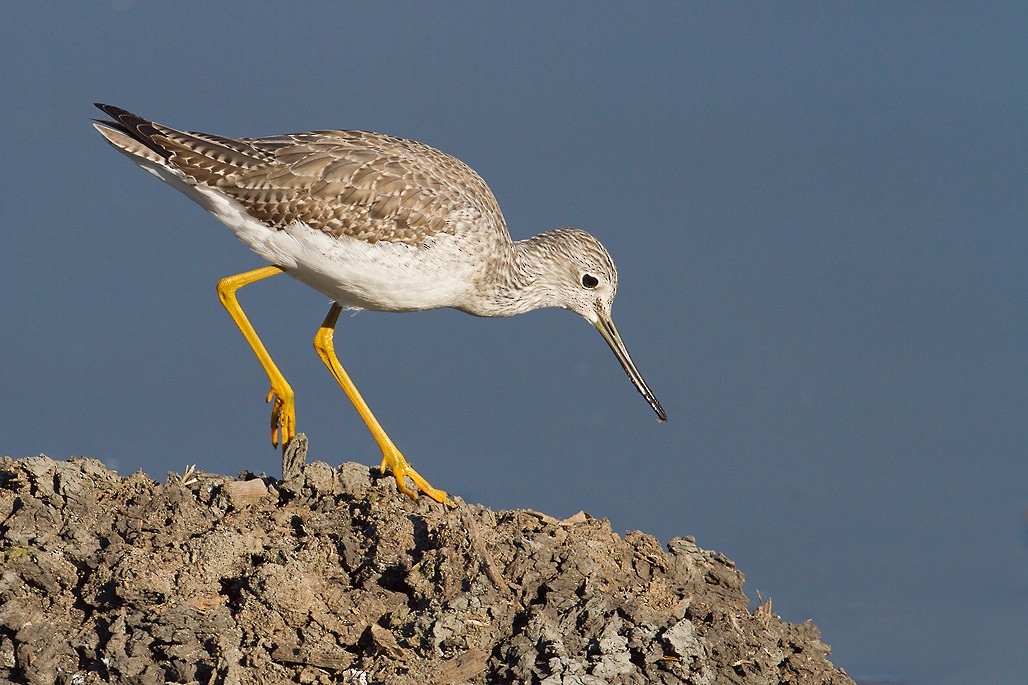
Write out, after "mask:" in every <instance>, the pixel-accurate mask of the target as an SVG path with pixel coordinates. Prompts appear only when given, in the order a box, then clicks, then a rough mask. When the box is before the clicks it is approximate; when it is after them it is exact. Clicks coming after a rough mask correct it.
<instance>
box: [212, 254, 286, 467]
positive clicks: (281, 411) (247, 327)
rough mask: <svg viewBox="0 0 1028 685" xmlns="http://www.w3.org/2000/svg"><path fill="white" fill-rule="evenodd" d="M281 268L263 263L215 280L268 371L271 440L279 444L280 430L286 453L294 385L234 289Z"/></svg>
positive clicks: (266, 276)
mask: <svg viewBox="0 0 1028 685" xmlns="http://www.w3.org/2000/svg"><path fill="white" fill-rule="evenodd" d="M284 272H285V269H283V268H282V267H279V266H265V267H262V268H260V269H254V270H253V271H247V272H246V273H241V274H236V275H235V276H229V277H227V278H223V279H221V280H220V281H218V297H219V298H221V303H222V304H223V305H225V309H226V310H228V313H229V316H231V317H232V320H233V321H235V322H236V326H238V327H239V330H240V331H242V333H243V337H244V338H246V342H248V343H249V344H250V347H251V348H253V351H254V353H255V354H256V355H257V360H258V361H259V362H260V363H261V366H262V367H264V371H265V372H266V373H267V374H268V380H269V381H270V382H271V391H270V392H269V393H268V398H267V400H266V401H267V402H271V401H272V400H274V402H275V403H274V405H272V408H271V444H272V445H278V436H279V431H280V430H281V433H282V451H283V453H285V449H286V445H288V444H289V441H290V440H292V439H293V435H295V434H296V409H295V405H294V400H293V389H292V388H291V387H289V383H288V382H286V379H285V377H284V376H283V375H282V372H281V371H279V370H278V367H277V366H275V362H273V361H272V360H271V355H269V354H268V350H267V349H265V347H264V343H262V342H261V339H260V338H258V337H257V332H256V331H254V330H253V326H252V325H251V324H250V320H249V319H247V318H246V314H244V313H243V308H242V307H240V306H239V301H238V300H237V299H236V291H237V290H239V289H240V288H242V287H243V286H244V285H249V284H250V283H253V282H255V281H259V280H261V279H263V278H269V277H271V276H277V275H278V274H280V273H284Z"/></svg>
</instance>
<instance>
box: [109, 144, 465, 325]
mask: <svg viewBox="0 0 1028 685" xmlns="http://www.w3.org/2000/svg"><path fill="white" fill-rule="evenodd" d="M126 154H128V153H126ZM128 156H129V157H130V158H131V159H132V160H133V161H135V162H136V163H137V164H139V166H141V167H143V168H144V169H146V170H147V171H149V172H150V173H152V174H153V175H154V176H157V177H158V178H160V179H161V180H162V181H164V182H165V183H167V184H168V185H170V186H172V187H174V188H176V189H177V190H180V191H181V192H183V193H184V194H186V195H188V196H189V197H190V199H192V200H193V201H194V202H196V203H197V204H199V205H200V206H201V207H203V208H204V209H206V210H207V211H208V212H210V213H211V214H213V215H214V216H215V217H216V218H217V219H218V220H219V221H221V222H222V223H223V224H225V225H226V226H228V227H229V229H230V230H231V231H232V233H234V234H235V236H236V237H237V238H239V240H241V241H242V242H243V243H245V244H246V245H247V246H248V247H249V248H250V249H251V250H253V251H254V252H256V253H257V254H258V255H260V256H261V257H263V258H264V259H266V260H267V261H268V262H270V263H272V264H274V265H276V266H280V267H282V268H284V269H285V270H286V273H288V274H289V275H290V276H292V277H293V278H296V279H297V280H299V281H301V282H303V283H306V284H307V285H309V286H310V287H312V288H314V289H315V290H317V291H318V292H320V293H322V294H324V295H326V296H327V297H329V298H331V299H332V300H333V301H334V302H337V303H339V304H340V305H342V306H343V307H347V308H350V309H369V310H376V311H393V312H402V311H417V310H423V309H435V308H438V307H459V306H461V305H462V304H464V303H465V302H466V299H467V293H468V291H469V289H470V286H471V281H472V275H473V272H474V265H473V264H472V263H471V262H470V261H469V259H468V256H467V255H466V254H465V253H463V252H461V250H460V246H459V244H458V241H457V239H456V238H454V237H453V236H450V235H442V236H438V237H436V238H434V239H432V240H431V241H430V242H429V244H428V246H427V247H418V246H414V245H407V244H405V243H387V242H378V243H374V244H371V243H367V242H364V241H363V240H358V239H356V238H351V237H348V236H342V237H339V238H334V237H332V236H329V235H327V234H325V233H323V232H322V231H319V230H316V229H314V228H311V227H310V226H308V225H307V224H305V223H302V222H294V223H293V224H290V225H289V226H286V227H285V228H283V229H274V228H271V227H269V226H268V225H267V224H265V223H263V222H261V221H258V220H257V219H255V218H253V217H252V216H250V215H249V214H247V213H246V211H245V210H244V209H243V206H242V205H241V204H240V203H239V202H237V201H236V200H234V199H232V198H230V197H228V196H226V195H224V194H223V193H221V192H219V191H218V190H216V189H214V188H210V187H206V186H197V185H194V184H192V183H190V182H188V181H187V180H185V179H183V178H182V177H181V176H180V175H179V174H178V173H177V172H176V171H174V170H172V169H170V168H168V167H166V166H163V165H161V164H157V163H154V162H151V161H149V160H144V159H140V158H138V157H136V156H135V155H131V154H129V155H128Z"/></svg>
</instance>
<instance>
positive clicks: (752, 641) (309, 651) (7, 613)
mask: <svg viewBox="0 0 1028 685" xmlns="http://www.w3.org/2000/svg"><path fill="white" fill-rule="evenodd" d="M299 446H301V445H299V444H298V447H299ZM294 456H297V459H296V460H295V463H294V464H293V467H295V473H293V474H292V475H291V478H290V479H289V480H288V481H278V482H274V483H268V482H267V480H262V479H261V478H253V477H249V475H244V477H243V478H242V479H238V480H237V479H232V478H228V477H225V476H218V475H212V474H207V473H202V472H192V471H190V476H189V478H188V479H187V478H183V477H178V476H174V477H169V479H168V481H167V482H165V483H157V482H154V481H153V480H151V479H150V478H149V477H147V476H146V475H145V474H142V473H136V474H132V475H131V476H129V477H124V478H123V477H121V476H118V475H117V474H116V473H114V472H112V471H109V470H107V469H106V468H105V467H104V466H103V465H102V464H101V463H100V462H97V461H96V460H91V459H80V458H76V459H72V460H70V461H68V462H57V461H53V460H50V459H48V458H46V457H44V456H38V457H30V458H27V459H19V460H15V459H10V458H8V457H0V682H25V683H46V684H47V685H50V684H51V683H62V684H63V683H68V682H74V683H82V684H83V685H92V684H93V683H138V684H142V685H146V684H149V683H155V684H156V683H166V682H174V683H219V684H223V685H239V684H241V683H258V684H261V685H263V684H265V683H266V684H268V685H271V684H273V683H280V682H299V683H312V684H313V683H318V684H321V683H331V682H341V683H358V684H360V683H363V684H364V685H373V684H377V683H390V684H393V683H396V684H398V685H404V684H405V683H419V684H420V683H440V684H441V685H450V684H453V685H456V684H458V683H472V684H477V685H481V684H483V683H493V682H503V683H507V682H510V683H515V682H525V683H529V682H531V683H546V684H547V685H558V684H567V685H570V684H578V685H601V684H606V683H619V684H621V685H629V684H631V685H635V684H638V685H644V684H647V683H690V685H705V684H710V683H721V682H733V683H777V682H789V683H790V685H803V684H805V683H811V684H812V683H818V684H825V685H852V681H851V680H850V679H849V678H848V677H847V676H846V675H845V673H843V672H841V671H839V670H837V669H835V668H834V667H833V666H832V664H831V663H830V662H829V661H828V659H827V658H826V656H827V654H828V653H829V647H828V646H827V645H826V644H824V642H822V640H821V635H820V633H819V632H818V631H817V629H816V628H815V627H814V626H813V625H812V624H800V625H791V624H787V623H783V622H781V620H780V619H779V618H778V617H777V615H774V614H773V613H772V612H770V610H769V609H768V610H761V609H758V610H757V612H756V613H755V614H754V613H751V612H750V611H749V610H748V608H747V604H748V600H747V598H746V596H745V595H744V594H743V592H742V584H743V576H742V574H741V573H740V572H739V570H738V569H736V568H735V565H734V564H733V563H732V562H731V561H730V560H728V559H726V558H725V557H723V556H722V555H719V554H717V553H715V552H710V551H707V550H704V549H701V548H700V547H698V546H697V545H696V541H695V540H694V539H692V538H690V537H681V538H675V539H673V540H671V541H670V542H669V543H668V545H667V548H666V549H665V548H663V547H661V545H660V543H659V541H657V540H656V539H655V538H653V537H652V536H649V535H646V534H644V533H640V532H632V533H628V534H626V535H625V536H624V537H623V538H622V537H620V536H618V535H616V534H614V533H613V531H611V529H610V525H609V523H607V522H606V521H605V520H603V519H602V518H600V519H597V518H594V517H592V516H589V515H588V514H585V513H584V512H581V513H579V514H576V515H575V516H572V517H569V518H568V519H564V520H563V521H560V520H558V519H556V518H554V517H552V516H549V515H547V514H541V513H538V512H532V511H527V510H522V511H507V512H493V511H490V510H488V509H486V508H484V507H482V506H480V505H468V504H465V503H464V502H463V501H461V500H460V499H459V498H457V501H458V507H457V508H456V509H446V508H443V507H441V506H434V503H428V502H425V501H424V500H426V499H427V498H422V501H420V502H417V503H415V502H411V501H410V500H408V499H407V498H406V497H403V496H402V495H399V494H397V491H396V485H395V480H394V479H393V478H391V477H385V478H376V479H374V480H373V479H372V477H371V472H370V469H369V468H368V467H367V466H362V465H359V464H342V465H340V466H339V467H338V468H335V469H333V468H332V467H331V466H329V465H328V464H325V463H322V462H313V463H311V464H307V465H306V466H304V465H303V460H301V459H299V455H294ZM193 461H199V460H197V459H183V460H182V463H189V462H193ZM291 468H292V467H291Z"/></svg>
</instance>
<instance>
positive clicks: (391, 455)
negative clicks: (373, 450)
mask: <svg viewBox="0 0 1028 685" xmlns="http://www.w3.org/2000/svg"><path fill="white" fill-rule="evenodd" d="M387 466H388V467H389V470H390V471H392V472H393V477H394V478H396V486H397V487H398V488H400V492H402V493H403V494H405V495H407V496H408V497H410V498H411V499H415V500H416V499H417V498H418V490H420V491H421V492H423V493H425V494H426V495H428V496H429V497H431V498H432V499H434V500H435V501H436V502H441V503H442V504H445V505H446V506H449V507H455V506H457V505H456V504H454V502H453V500H452V499H450V497H449V496H448V495H447V494H446V493H445V492H444V491H443V490H437V489H436V488H433V487H432V486H431V485H429V484H428V481H427V480H425V479H424V478H422V477H421V474H419V473H418V472H417V471H415V470H414V467H413V466H411V465H410V464H408V463H407V460H406V459H404V458H403V455H402V454H400V452H399V450H396V449H392V450H384V451H383V452H382V465H381V466H380V467H378V468H379V470H380V471H381V472H382V473H385V470H386V467H387ZM407 478H410V479H411V480H412V481H414V485H416V486H417V490H411V489H410V488H408V487H407V481H406V479H407Z"/></svg>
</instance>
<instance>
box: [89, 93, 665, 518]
mask: <svg viewBox="0 0 1028 685" xmlns="http://www.w3.org/2000/svg"><path fill="white" fill-rule="evenodd" d="M96 106H97V107H99V108H100V109H101V110H103V112H104V113H105V114H107V115H108V116H109V117H111V120H109V121H108V120H102V121H101V120H96V123H95V124H94V125H95V126H96V129H97V130H98V131H99V132H100V133H101V134H102V135H103V137H104V138H106V139H107V141H108V142H109V143H111V144H112V145H113V146H114V147H116V148H117V149H118V150H120V151H121V152H123V153H125V154H126V155H128V156H129V157H130V158H131V159H132V161H134V162H135V163H136V164H138V165H139V166H141V167H143V169H145V170H147V171H149V172H150V173H152V174H153V175H154V176H157V177H158V178H160V179H161V180H162V181H164V182H166V183H168V184H169V185H171V186H174V187H175V188H177V189H178V190H181V191H182V192H183V193H185V194H186V195H188V196H189V197H190V198H191V199H193V200H194V201H196V202H197V203H199V204H200V205H201V206H203V208H204V209H206V210H207V211H209V212H210V213H211V214H213V215H214V216H215V217H216V218H217V219H219V220H220V221H221V222H222V223H224V224H225V225H227V226H228V227H229V229H231V231H232V232H233V233H234V234H235V235H236V237H237V238H239V239H240V240H241V241H242V242H244V243H246V245H248V246H249V247H250V249H252V250H253V251H254V252H256V253H257V254H258V255H260V256H261V257H263V258H264V259H266V260H267V261H268V262H269V263H270V264H271V266H266V267H263V268H260V269H255V270H254V271H248V272H246V273H242V274H238V275H235V276H229V277H228V278H225V279H222V280H221V281H219V283H218V295H219V296H220V297H221V302H222V304H224V305H225V308H226V309H227V310H228V313H229V314H230V315H231V316H232V319H233V320H234V321H235V323H236V325H237V326H239V329H240V330H241V331H242V333H243V335H244V336H245V337H246V340H247V342H248V343H249V344H250V347H252V348H253V350H254V352H255V353H256V354H257V358H258V359H259V360H260V363H261V366H263V367H264V370H265V371H266V372H267V374H268V378H269V380H270V381H271V391H270V392H269V393H268V398H267V400H268V401H269V402H272V401H273V402H274V404H273V405H272V412H271V441H272V444H273V445H278V443H279V439H280V438H281V442H282V446H283V449H284V448H285V446H286V445H287V444H288V443H289V441H290V440H291V439H292V438H293V436H294V434H295V431H296V414H295V409H294V403H293V390H292V388H290V386H289V383H287V382H286V379H285V378H284V377H283V376H282V374H281V372H280V371H279V370H278V367H276V366H275V363H274V362H273V361H272V360H271V357H270V356H269V355H268V352H267V350H266V349H265V348H264V345H263V343H261V341H260V339H259V338H258V337H257V333H256V332H255V331H254V329H253V327H252V326H251V325H250V322H249V321H248V320H247V318H246V315H245V314H244V313H243V310H242V309H241V308H240V306H239V303H238V301H237V300H236V295H235V293H236V291H237V290H238V289H239V288H241V287H243V286H244V285H248V284H250V283H253V282H255V281H259V280H261V279H263V278H267V277H269V276H274V275H276V274H279V273H283V272H284V273H287V274H289V275H290V276H292V277H293V278H296V279H297V280H299V281H302V282H303V283H306V284H307V285H309V286H310V287H312V288H314V289H315V290H317V291H318V292H320V293H322V294H324V295H326V296H328V297H329V298H331V300H332V302H333V304H332V307H331V309H330V310H329V312H328V315H327V316H326V317H325V321H324V323H322V325H321V328H320V329H319V330H318V333H317V335H316V336H315V338H314V348H315V349H316V350H317V353H318V355H319V356H320V357H321V360H322V361H323V362H324V363H325V365H326V366H327V367H328V368H329V370H330V371H331V372H332V375H333V376H334V377H335V379H336V381H337V382H338V383H339V385H340V386H342V388H343V390H344V391H345V392H346V395H347V397H349V399H350V401H351V402H352V403H353V405H354V407H356V409H357V411H358V412H359V413H360V415H361V417H362V418H363V419H364V422H365V423H366V424H367V426H368V428H369V429H370V430H371V433H372V435H374V437H375V441H376V442H377V443H378V445H379V447H381V448H382V467H381V468H382V470H383V471H384V470H385V468H386V467H388V468H389V469H390V470H391V471H392V473H393V476H394V477H395V478H396V482H397V485H398V486H399V488H400V490H401V491H402V492H404V493H406V494H407V495H409V496H410V497H412V498H417V490H412V489H410V488H409V487H408V486H407V484H406V482H405V479H406V478H408V477H409V478H410V479H411V480H412V481H413V482H414V484H415V486H416V488H417V489H418V490H420V491H422V492H424V493H425V494H427V495H428V496H429V497H431V498H432V499H435V500H437V501H439V502H447V501H449V500H448V498H447V495H446V493H445V492H443V491H442V490H438V489H436V488H433V487H432V486H431V485H429V484H428V482H427V481H426V480H425V479H424V478H422V477H421V476H420V475H419V474H418V473H417V471H415V470H414V469H413V468H412V467H411V466H410V465H409V464H408V463H407V461H406V460H405V459H404V457H403V455H402V454H400V451H399V450H398V449H397V448H396V446H395V445H394V444H393V442H392V441H391V440H390V439H389V436H388V435H386V432H385V431H384V430H383V429H382V427H381V426H380V425H379V423H378V421H377V420H376V419H375V417H374V416H373V415H372V413H371V410H370V409H369V408H368V406H367V404H365V402H364V400H363V399H362V398H361V396H360V393H358V392H357V388H356V387H355V386H354V384H353V382H352V381H351V380H350V378H349V376H348V375H347V374H346V372H345V371H344V370H343V367H342V366H341V365H340V363H339V360H338V359H337V358H336V353H335V348H334V346H333V343H332V334H333V332H334V330H335V325H336V321H337V319H338V318H339V313H340V311H342V309H343V308H350V309H369V310H375V311H387V312H410V311H419V310H424V309H434V308H437V307H453V308H455V309H459V310H461V311H464V312H467V313H469V314H474V315H475V316H512V315H514V314H521V313H523V312H527V311H531V310H533V309H538V308H540V307H561V308H563V309H569V310H571V311H573V312H577V313H578V314H580V315H581V316H583V317H585V319H586V320H587V321H589V323H591V324H592V325H593V326H595V327H596V330H598V331H599V332H600V335H602V336H603V339H604V340H606V341H607V344H608V345H610V348H611V349H612V350H613V351H614V355H615V356H616V357H617V359H618V361H619V362H621V366H623V367H624V369H625V371H626V372H627V373H628V377H629V378H630V379H631V380H632V383H633V384H635V387H636V388H637V389H638V390H639V392H640V393H642V395H643V397H645V398H646V401H647V402H649V404H650V406H651V407H653V410H654V411H655V412H656V413H657V417H658V419H659V420H660V421H666V420H667V415H666V414H665V413H664V409H663V408H662V407H661V406H660V403H659V402H658V401H657V398H656V397H655V396H654V394H653V392H652V391H651V390H650V388H649V386H648V385H647V384H646V381H645V380H643V377H642V374H640V373H639V371H638V369H636V367H635V364H634V363H633V362H632V358H631V357H630V356H629V355H628V350H627V348H626V347H625V344H624V343H623V342H622V341H621V336H620V335H618V331H617V328H615V327H614V321H613V319H612V318H611V313H610V310H611V305H612V304H613V303H614V294H615V292H616V291H617V271H616V270H615V268H614V262H613V260H612V259H611V258H610V255H609V254H607V250H606V249H604V247H603V245H601V244H600V242H599V241H598V240H596V238H594V237H593V236H591V235H590V234H589V233H586V232H585V231H583V230H581V229H578V228H560V229H557V230H553V231H546V232H545V233H540V234H539V235H537V236H535V237H533V238H529V239H528V240H519V241H516V242H515V241H513V240H511V237H510V234H509V233H508V232H507V226H506V224H505V222H504V220H503V215H502V214H501V213H500V208H499V206H498V205H497V203H496V198H494V197H493V194H492V191H490V190H489V187H488V186H487V185H486V184H485V181H483V180H482V178H481V177H480V176H479V175H478V174H477V173H475V172H474V170H472V169H471V168H470V167H468V166H467V165H466V164H464V163H463V162H461V161H460V160H458V159H455V158H454V157H451V156H450V155H447V154H445V153H443V152H440V151H439V150H436V149H435V148H432V147H429V146H428V145H425V144H423V143H419V142H416V141H413V140H405V139H402V138H393V137H391V136H386V135H381V134H378V133H368V132H365V131H312V132H308V133H292V134H287V135H280V136H272V137H269V138H226V137H223V136H217V135H211V134H208V133H192V132H185V131H178V130H176V129H173V128H169V127H167V126H163V125H161V124H158V123H156V122H153V121H150V120H148V119H144V118H142V117H139V116H136V115H135V114H132V113H131V112H127V111H125V110H123V109H120V108H118V107H113V106H111V105H104V104H99V103H97V105H96Z"/></svg>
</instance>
